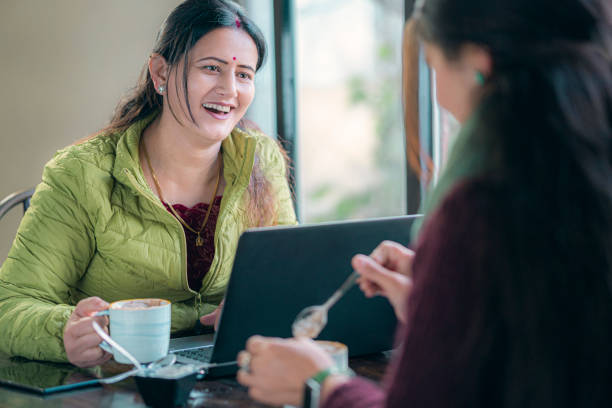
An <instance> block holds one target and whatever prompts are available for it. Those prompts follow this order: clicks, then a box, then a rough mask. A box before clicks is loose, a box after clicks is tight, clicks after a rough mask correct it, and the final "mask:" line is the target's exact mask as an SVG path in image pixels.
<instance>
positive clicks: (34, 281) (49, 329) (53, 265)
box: [0, 153, 95, 361]
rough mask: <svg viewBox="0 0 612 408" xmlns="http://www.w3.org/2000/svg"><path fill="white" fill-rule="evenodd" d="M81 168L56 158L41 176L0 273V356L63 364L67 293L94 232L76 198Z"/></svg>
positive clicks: (88, 252)
mask: <svg viewBox="0 0 612 408" xmlns="http://www.w3.org/2000/svg"><path fill="white" fill-rule="evenodd" d="M82 165H83V164H82V163H80V162H79V161H78V160H76V159H70V158H69V157H67V154H65V153H64V154H59V155H58V156H56V157H55V158H54V159H53V160H51V161H50V162H49V163H48V164H47V166H46V167H45V170H44V172H43V179H42V182H41V183H40V184H39V185H38V187H37V189H36V192H35V194H34V196H33V197H32V202H31V207H30V208H29V210H28V211H27V212H26V214H25V215H24V218H23V220H22V222H21V225H20V226H19V229H18V231H17V236H16V238H15V241H14V242H13V246H12V248H11V250H10V251H9V254H8V257H7V259H6V260H5V262H4V263H3V265H2V267H1V268H0V351H3V352H5V353H8V354H10V355H13V356H15V355H18V356H23V357H27V358H30V359H37V360H48V361H66V355H65V350H64V345H63V329H64V325H65V324H66V321H67V320H68V318H69V317H70V315H71V313H72V311H73V310H74V307H73V306H70V305H69V304H70V303H71V302H70V288H71V287H73V286H74V284H75V283H76V282H77V281H78V280H79V279H80V278H81V276H82V274H83V273H84V271H85V270H86V268H87V265H88V263H89V260H90V258H91V256H92V254H93V251H94V246H95V241H94V238H93V227H92V225H91V222H90V218H89V216H88V214H87V212H86V211H85V209H84V208H83V207H82V206H81V205H80V204H79V201H78V200H77V198H76V197H85V194H86V192H85V189H86V186H85V183H84V181H83V180H82V179H80V178H79V177H78V175H79V174H82V172H81V171H80V166H82Z"/></svg>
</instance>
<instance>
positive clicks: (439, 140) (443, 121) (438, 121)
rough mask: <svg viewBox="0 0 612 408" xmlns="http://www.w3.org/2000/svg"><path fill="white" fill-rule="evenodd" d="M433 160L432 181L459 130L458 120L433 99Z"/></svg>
mask: <svg viewBox="0 0 612 408" xmlns="http://www.w3.org/2000/svg"><path fill="white" fill-rule="evenodd" d="M435 86H436V85H435V72H434V73H433V75H432V84H431V87H432V91H431V95H432V96H433V97H434V98H435V95H436V89H435ZM432 122H433V132H432V133H433V155H434V157H433V161H434V182H436V181H437V180H438V176H439V174H440V171H441V169H442V168H443V167H444V165H445V164H446V161H447V160H448V154H449V152H450V147H451V146H452V144H453V142H454V141H455V137H456V136H457V133H458V132H459V128H460V126H459V122H457V120H456V119H455V118H454V117H453V115H451V114H450V113H449V112H448V111H446V110H445V109H444V108H442V107H441V106H440V105H439V104H438V101H437V100H435V99H434V101H433V119H432Z"/></svg>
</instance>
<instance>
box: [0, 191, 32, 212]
mask: <svg viewBox="0 0 612 408" xmlns="http://www.w3.org/2000/svg"><path fill="white" fill-rule="evenodd" d="M32 194H34V188H31V189H29V190H23V191H18V192H16V193H13V194H10V195H8V196H7V197H6V198H4V199H3V200H2V201H0V219H2V217H4V215H5V214H6V213H7V212H9V211H10V210H11V208H13V207H15V206H16V205H18V204H22V205H23V212H24V213H25V212H26V210H27V209H28V207H29V206H30V199H31V198H32Z"/></svg>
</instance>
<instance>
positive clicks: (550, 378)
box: [415, 0, 612, 407]
mask: <svg viewBox="0 0 612 408" xmlns="http://www.w3.org/2000/svg"><path fill="white" fill-rule="evenodd" d="M415 18H416V19H417V25H418V30H419V32H420V34H421V35H422V37H423V39H424V40H425V41H427V42H431V43H433V44H435V45H437V46H439V47H440V48H441V49H442V50H443V52H444V53H445V55H446V57H447V58H448V59H449V60H451V61H452V60H453V59H454V58H457V57H458V56H459V55H460V50H461V47H462V46H463V45H466V44H475V45H478V46H481V47H483V48H484V49H486V50H488V52H489V53H490V55H491V57H492V61H493V72H492V74H491V75H490V76H489V77H488V78H487V79H486V83H485V86H484V90H483V92H484V96H483V97H482V99H481V100H480V102H479V106H478V107H477V108H476V111H475V113H474V118H473V119H474V121H475V126H474V128H473V131H472V132H471V133H470V134H469V138H470V139H471V143H474V144H479V145H480V146H485V151H486V152H487V156H486V157H484V158H483V162H482V168H481V169H480V172H479V173H480V175H481V176H486V177H488V178H489V179H490V180H492V181H493V182H494V183H495V184H496V185H497V186H498V187H499V191H500V196H501V197H502V200H500V207H499V213H500V214H503V215H501V216H500V217H501V218H502V219H503V221H502V223H503V224H502V225H503V228H502V229H501V230H500V231H499V236H498V237H495V238H496V239H499V240H500V242H502V243H503V248H501V250H502V255H501V256H500V259H499V260H498V262H497V265H498V268H496V269H495V270H492V271H491V274H490V276H488V277H487V279H489V280H490V285H491V286H490V287H491V291H492V292H494V295H491V296H489V297H488V299H489V301H488V303H487V307H485V308H483V310H482V312H481V313H482V316H475V319H478V318H479V317H486V318H488V319H489V320H487V321H489V322H490V324H491V327H496V328H497V330H498V333H503V336H502V337H503V340H501V343H499V342H498V344H497V345H496V346H495V345H492V344H490V343H486V342H484V343H483V344H482V348H483V349H482V350H480V351H478V352H475V351H474V352H473V355H474V356H478V357H476V358H479V359H481V360H482V361H481V362H480V363H482V365H483V366H484V365H486V363H485V362H484V361H485V360H489V361H491V360H496V361H499V362H500V364H499V365H498V366H497V368H499V371H498V372H496V373H494V379H491V377H489V378H487V379H483V381H482V382H481V385H483V384H485V383H486V384H487V386H488V387H492V388H493V389H492V390H491V389H489V390H488V392H489V395H490V394H491V393H494V394H496V395H497V397H498V398H499V400H498V401H497V402H498V403H497V404H495V406H502V407H531V406H534V407H535V406H538V407H540V406H546V407H549V406H555V407H570V406H572V407H573V406H580V407H586V406H588V407H595V406H609V405H610V403H611V402H612V401H611V399H610V398H611V396H612V392H611V391H610V389H611V383H610V381H612V369H611V366H612V3H611V2H610V0H590V1H589V0H497V1H491V0H460V1H457V0H426V1H425V2H421V5H420V7H419V8H417V10H416V11H415ZM500 344H501V345H500ZM487 350H488V351H490V352H491V353H492V352H493V350H497V352H496V355H495V356H492V355H490V353H489V354H487V352H486V351H487ZM474 364H478V362H474ZM476 394H478V395H474V399H475V400H478V398H484V397H482V396H483V395H485V391H484V390H480V392H479V393H476ZM475 402H476V401H475Z"/></svg>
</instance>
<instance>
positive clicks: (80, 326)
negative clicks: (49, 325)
mask: <svg viewBox="0 0 612 408" xmlns="http://www.w3.org/2000/svg"><path fill="white" fill-rule="evenodd" d="M106 309H108V303H106V302H105V301H103V300H102V299H100V298H99V297H95V296H94V297H89V298H86V299H83V300H81V301H80V302H79V303H77V305H76V309H74V312H72V315H70V318H69V319H68V322H67V323H66V326H65V327H64V348H65V349H66V355H67V356H68V361H70V362H71V363H72V364H74V365H75V366H78V367H93V366H96V365H100V364H103V363H105V362H106V361H108V360H109V359H110V358H111V357H112V354H110V353H107V352H106V351H104V350H102V349H101V348H100V347H99V346H98V345H99V344H100V342H101V341H102V339H101V338H100V336H98V334H97V333H96V332H95V331H94V329H93V326H92V325H91V322H92V321H93V320H95V321H96V322H98V324H99V325H100V327H102V328H104V330H106V332H107V333H108V318H107V317H106V316H95V317H94V316H93V315H94V314H95V313H96V312H99V311H102V310H106Z"/></svg>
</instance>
